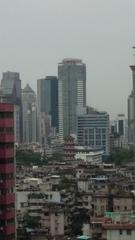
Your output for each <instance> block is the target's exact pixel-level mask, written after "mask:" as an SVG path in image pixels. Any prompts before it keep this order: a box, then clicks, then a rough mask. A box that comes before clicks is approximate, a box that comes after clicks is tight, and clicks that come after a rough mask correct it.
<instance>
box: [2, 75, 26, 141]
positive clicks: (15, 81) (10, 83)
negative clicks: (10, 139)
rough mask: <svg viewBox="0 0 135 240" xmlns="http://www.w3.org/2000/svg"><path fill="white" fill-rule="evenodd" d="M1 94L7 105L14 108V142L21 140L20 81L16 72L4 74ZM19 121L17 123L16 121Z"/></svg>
mask: <svg viewBox="0 0 135 240" xmlns="http://www.w3.org/2000/svg"><path fill="white" fill-rule="evenodd" d="M1 92H2V95H3V97H4V98H5V100H6V102H7V103H11V104H14V105H15V106H16V107H15V112H16V114H15V133H16V135H15V141H16V142H20V141H21V140H22V108H21V80H20V75H19V73H17V72H10V71H8V72H4V73H3V76H2V80H1ZM18 119H19V121H18Z"/></svg>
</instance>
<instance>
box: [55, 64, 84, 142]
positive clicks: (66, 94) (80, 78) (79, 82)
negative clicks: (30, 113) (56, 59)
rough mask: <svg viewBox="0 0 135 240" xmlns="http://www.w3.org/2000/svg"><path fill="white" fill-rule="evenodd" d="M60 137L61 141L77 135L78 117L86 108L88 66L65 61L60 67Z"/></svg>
mask: <svg viewBox="0 0 135 240" xmlns="http://www.w3.org/2000/svg"><path fill="white" fill-rule="evenodd" d="M58 79H59V80H58V92H59V100H58V102H59V135H60V139H61V141H63V138H65V137H66V136H68V135H70V134H76V133H77V115H78V114H80V113H81V112H82V110H83V108H85V107H86V65H85V64H84V63H83V62H82V60H80V59H64V60H63V61H62V62H61V63H59V65H58Z"/></svg>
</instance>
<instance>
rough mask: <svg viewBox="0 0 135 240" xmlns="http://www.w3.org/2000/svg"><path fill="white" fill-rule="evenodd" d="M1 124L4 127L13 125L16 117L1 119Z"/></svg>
mask: <svg viewBox="0 0 135 240" xmlns="http://www.w3.org/2000/svg"><path fill="white" fill-rule="evenodd" d="M0 126H1V128H2V127H13V126H14V119H12V118H11V119H0Z"/></svg>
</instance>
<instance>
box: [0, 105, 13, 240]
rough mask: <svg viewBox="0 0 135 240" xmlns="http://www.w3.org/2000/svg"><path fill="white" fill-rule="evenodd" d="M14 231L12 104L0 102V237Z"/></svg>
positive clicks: (10, 236) (10, 239)
mask: <svg viewBox="0 0 135 240" xmlns="http://www.w3.org/2000/svg"><path fill="white" fill-rule="evenodd" d="M15 232H16V227H15V162H14V106H13V105H10V104H7V103H0V239H2V240H15V239H16V236H15V235H16V234H15Z"/></svg>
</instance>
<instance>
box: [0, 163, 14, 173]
mask: <svg viewBox="0 0 135 240" xmlns="http://www.w3.org/2000/svg"><path fill="white" fill-rule="evenodd" d="M14 172H15V165H14V163H9V164H0V174H1V173H14Z"/></svg>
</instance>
